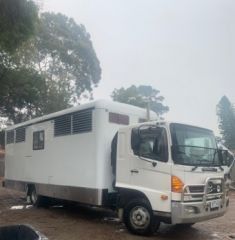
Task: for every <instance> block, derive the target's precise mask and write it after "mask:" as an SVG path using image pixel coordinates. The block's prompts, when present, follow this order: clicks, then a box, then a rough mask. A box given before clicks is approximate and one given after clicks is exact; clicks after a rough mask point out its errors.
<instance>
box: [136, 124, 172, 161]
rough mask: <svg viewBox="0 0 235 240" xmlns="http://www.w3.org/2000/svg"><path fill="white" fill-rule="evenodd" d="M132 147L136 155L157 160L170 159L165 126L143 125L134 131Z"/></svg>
mask: <svg viewBox="0 0 235 240" xmlns="http://www.w3.org/2000/svg"><path fill="white" fill-rule="evenodd" d="M132 149H133V152H134V154H135V155H138V156H139V157H144V158H149V159H153V160H157V161H163V162H167V161H168V145H167V134H166V130H165V128H162V127H156V126H142V127H140V128H137V129H133V131H132Z"/></svg>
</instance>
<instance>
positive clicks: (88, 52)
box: [0, 0, 101, 123]
mask: <svg viewBox="0 0 235 240" xmlns="http://www.w3.org/2000/svg"><path fill="white" fill-rule="evenodd" d="M0 1H1V0H0ZM0 55H1V56H4V57H3V58H1V59H0V86H1V88H0V116H6V117H9V119H10V120H13V121H14V122H15V123H16V122H21V121H24V120H27V119H28V118H33V117H36V116H40V115H43V114H48V113H51V112H54V111H59V110H62V109H64V108H67V107H69V106H72V105H74V104H78V103H79V99H80V98H81V97H84V95H86V96H87V97H91V96H92V93H91V92H92V90H93V88H94V87H95V86H96V85H97V84H98V82H99V80H100V78H101V68H100V64H99V60H98V58H97V57H96V54H95V51H94V49H93V45H92V42H91V40H90V35H89V33H87V32H86V29H85V27H84V26H83V25H78V24H76V23H75V21H74V20H73V19H71V18H68V17H66V16H64V15H62V14H54V13H43V14H41V16H40V19H39V22H38V24H37V29H36V30H35V36H33V37H31V38H30V40H28V41H26V42H24V43H22V44H21V46H20V47H19V48H17V49H16V51H15V53H14V54H7V53H6V52H5V51H1V49H0Z"/></svg>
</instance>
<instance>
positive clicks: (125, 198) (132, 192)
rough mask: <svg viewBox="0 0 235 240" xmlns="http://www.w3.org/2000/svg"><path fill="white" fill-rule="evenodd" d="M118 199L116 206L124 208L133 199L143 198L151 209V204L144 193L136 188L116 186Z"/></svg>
mask: <svg viewBox="0 0 235 240" xmlns="http://www.w3.org/2000/svg"><path fill="white" fill-rule="evenodd" d="M118 192H119V199H118V208H124V207H125V206H126V205H127V204H128V203H129V202H130V201H132V200H134V199H144V200H145V201H147V203H148V204H149V206H150V207H151V209H152V205H151V203H150V201H149V199H148V197H147V196H146V195H145V193H143V192H141V191H139V190H136V189H128V188H118Z"/></svg>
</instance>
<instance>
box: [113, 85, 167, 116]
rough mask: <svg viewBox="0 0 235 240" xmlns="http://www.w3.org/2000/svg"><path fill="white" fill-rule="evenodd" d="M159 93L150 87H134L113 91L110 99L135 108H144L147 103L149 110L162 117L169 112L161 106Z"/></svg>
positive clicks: (161, 100) (162, 98) (161, 97)
mask: <svg viewBox="0 0 235 240" xmlns="http://www.w3.org/2000/svg"><path fill="white" fill-rule="evenodd" d="M159 93H160V91H159V90H157V89H154V88H152V87H151V86H145V85H140V86H138V87H137V86H135V85H132V86H130V87H129V88H126V89H125V88H123V87H122V88H120V89H114V91H113V92H112V95H111V97H112V99H113V100H114V101H117V102H122V103H127V104H131V105H134V106H137V107H142V108H146V107H147V103H148V102H149V104H150V109H151V110H153V111H154V112H156V113H157V114H158V115H162V114H164V113H166V112H168V111H169V107H167V106H164V105H163V103H162V102H163V100H164V97H163V96H159Z"/></svg>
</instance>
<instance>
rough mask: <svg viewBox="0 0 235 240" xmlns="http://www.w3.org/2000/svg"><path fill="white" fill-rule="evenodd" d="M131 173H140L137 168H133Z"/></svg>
mask: <svg viewBox="0 0 235 240" xmlns="http://www.w3.org/2000/svg"><path fill="white" fill-rule="evenodd" d="M131 173H139V171H138V170H137V169H132V170H131Z"/></svg>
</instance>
